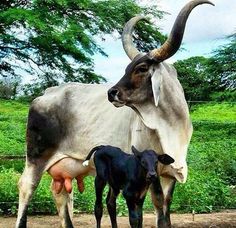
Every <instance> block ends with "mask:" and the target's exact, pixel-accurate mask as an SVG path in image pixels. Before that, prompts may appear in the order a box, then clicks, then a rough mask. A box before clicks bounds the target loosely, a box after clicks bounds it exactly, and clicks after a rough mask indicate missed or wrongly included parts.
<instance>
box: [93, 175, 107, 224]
mask: <svg viewBox="0 0 236 228" xmlns="http://www.w3.org/2000/svg"><path fill="white" fill-rule="evenodd" d="M105 186H106V182H105V181H104V180H103V179H102V178H100V177H99V176H96V177H95V190H96V201H95V207H94V211H95V217H96V221H97V228H100V227H101V219H102V214H103V205H102V193H103V190H104V188H105Z"/></svg>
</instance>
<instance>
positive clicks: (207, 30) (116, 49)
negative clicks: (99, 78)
mask: <svg viewBox="0 0 236 228" xmlns="http://www.w3.org/2000/svg"><path fill="white" fill-rule="evenodd" d="M211 1H212V2H213V3H214V4H215V6H214V7H213V6H211V5H208V4H203V5H200V6H197V7H196V8H195V9H194V10H193V11H192V13H191V14H190V16H189V19H188V21H187V26H186V30H185V34H184V38H183V43H184V48H185V49H186V50H185V51H182V52H178V53H177V54H176V55H175V56H174V57H172V58H171V59H169V60H168V62H170V63H173V62H174V61H176V60H178V59H183V58H188V57H191V56H196V55H203V56H208V55H209V54H210V53H211V52H212V50H214V49H216V48H217V47H218V46H219V45H222V44H223V43H224V42H225V41H224V40H220V38H223V37H225V36H227V35H230V34H232V33H233V32H235V31H236V24H235V21H236V13H235V9H236V0H224V1H223V0H211ZM146 2H147V3H150V1H147V0H146ZM153 2H154V3H156V1H153ZM187 2H189V0H158V3H159V6H160V7H161V10H164V11H166V12H168V13H170V14H169V15H166V16H165V17H164V19H163V20H162V21H155V23H158V24H157V25H158V26H161V28H162V29H163V32H164V33H166V34H169V32H170V31H171V28H172V26H173V23H174V21H175V19H176V17H177V15H178V13H179V11H180V10H181V8H182V7H183V6H184V5H185V4H186V3H187ZM142 4H145V1H142ZM101 46H102V47H104V49H105V52H107V53H108V55H109V57H108V58H105V57H101V56H100V55H99V56H95V71H96V73H99V74H101V75H103V76H104V77H105V78H106V79H107V80H108V81H109V82H113V83H115V82H117V81H118V80H119V79H120V78H121V77H122V76H123V74H124V71H125V68H126V66H127V64H128V63H129V62H130V60H129V59H128V57H127V56H126V54H125V52H124V50H123V47H122V44H121V40H120V39H114V38H111V37H106V40H105V42H102V43H101Z"/></svg>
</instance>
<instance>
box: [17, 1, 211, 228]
mask: <svg viewBox="0 0 236 228" xmlns="http://www.w3.org/2000/svg"><path fill="white" fill-rule="evenodd" d="M203 3H208V4H212V3H211V2H209V1H207V0H195V1H191V2H189V3H188V4H187V5H186V6H185V7H184V8H183V9H182V11H181V12H180V14H179V15H178V17H177V19H176V21H175V24H174V26H173V29H172V31H171V34H170V36H169V38H168V40H167V41H166V42H165V43H164V45H163V46H162V47H160V48H159V49H155V50H153V51H150V52H149V53H148V54H142V53H139V52H138V51H137V49H136V48H135V47H134V45H133V44H132V39H131V37H132V31H133V27H134V25H135V24H136V23H137V22H138V21H139V20H141V19H143V17H139V16H137V17H134V18H132V19H131V20H130V21H129V22H128V23H127V24H126V26H125V28H124V33H123V35H122V40H123V45H124V49H125V51H126V53H127V55H128V56H129V58H130V59H131V60H132V62H131V63H130V64H129V65H128V67H127V69H126V72H125V75H124V77H123V78H122V79H121V80H120V81H119V82H118V83H117V84H116V85H115V86H113V87H112V88H111V89H109V86H108V85H88V84H79V83H69V84H65V85H61V86H58V87H52V88H49V89H47V90H46V92H45V94H44V95H43V96H41V97H38V98H36V99H35V100H34V101H33V102H32V104H31V107H30V110H29V116H28V125H27V158H26V165H25V169H24V172H23V174H22V176H21V178H20V181H19V208H18V217H17V222H16V227H26V223H27V207H28V205H29V202H30V200H31V198H32V194H33V192H34V190H35V189H36V187H37V186H38V183H39V181H40V179H41V177H42V174H43V172H45V171H48V172H49V173H50V174H51V176H52V177H53V184H52V191H53V196H54V198H55V202H56V205H57V209H58V213H59V216H60V217H61V223H62V227H73V224H72V205H73V204H72V203H73V202H72V193H70V192H71V183H70V180H71V178H76V179H77V182H78V187H79V190H80V191H83V182H82V179H83V177H84V176H86V175H89V174H92V173H93V174H94V171H95V170H94V167H93V166H91V167H83V166H82V162H83V160H84V158H85V157H86V156H87V154H88V152H89V151H90V150H91V149H92V148H93V147H95V146H99V145H107V144H110V145H113V146H116V147H120V148H121V149H122V150H124V151H130V148H131V145H134V146H135V147H136V148H137V149H139V150H145V149H153V150H155V151H160V152H161V153H165V154H169V155H170V156H171V157H173V158H174V160H175V162H174V163H173V164H171V165H167V166H163V165H161V164H159V166H158V173H159V175H160V176H161V177H162V179H161V185H162V189H160V188H158V186H155V185H152V186H151V195H152V200H153V203H154V206H155V208H156V211H157V225H158V227H170V226H171V222H170V214H169V208H170V203H171V198H172V194H173V191H174V186H175V182H176V180H177V181H179V182H185V181H186V177H187V164H186V154H187V148H188V144H189V141H190V138H191V134H192V124H191V121H190V118H189V111H188V106H187V104H186V100H185V97H184V93H183V89H182V87H181V85H180V83H179V81H178V79H177V75H176V71H175V69H174V68H173V67H172V66H171V65H168V64H166V63H163V61H164V60H165V59H167V58H169V57H170V56H172V55H173V54H174V53H175V52H176V51H177V50H178V48H179V46H180V44H181V41H182V37H183V33H184V28H185V24H186V21H187V18H188V16H189V14H190V12H191V11H192V9H193V8H194V7H195V6H197V5H199V4H203ZM108 89H109V90H108ZM107 91H108V99H109V101H110V102H111V103H110V102H109V101H108V99H107ZM112 104H114V105H115V106H116V107H120V106H124V107H122V108H119V109H117V108H115V107H114V106H113V105H112Z"/></svg>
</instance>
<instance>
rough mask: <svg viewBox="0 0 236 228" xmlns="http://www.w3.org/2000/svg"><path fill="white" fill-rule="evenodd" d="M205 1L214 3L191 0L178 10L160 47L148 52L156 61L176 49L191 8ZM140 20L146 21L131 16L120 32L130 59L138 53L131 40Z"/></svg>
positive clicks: (169, 55) (165, 57)
mask: <svg viewBox="0 0 236 228" xmlns="http://www.w3.org/2000/svg"><path fill="white" fill-rule="evenodd" d="M205 3H206V4H211V5H213V6H214V4H213V3H212V2H210V1H208V0H193V1H191V2H189V3H187V4H186V5H185V6H184V8H183V9H182V10H181V11H180V13H179V15H178V16H177V18H176V20H175V23H174V26H173V28H172V30H171V33H170V35H169V37H168V39H167V40H166V42H165V43H164V44H163V45H162V46H161V47H160V48H157V49H154V50H152V51H151V52H150V55H151V56H152V57H153V58H154V59H156V60H157V61H158V62H162V61H164V60H165V59H168V58H170V57H171V56H172V55H174V54H175V53H176V52H177V51H178V49H179V47H180V45H181V42H182V39H183V35H184V30H185V25H186V21H187V19H188V16H189V14H190V13H191V11H192V10H193V8H195V7H196V6H198V5H200V4H205ZM140 20H146V21H148V20H147V19H146V18H145V17H143V16H136V17H133V18H131V19H130V20H129V21H128V22H127V23H126V24H125V27H124V30H123V33H122V43H123V47H124V50H125V52H126V54H127V55H128V56H129V58H130V59H131V60H133V59H134V57H135V56H136V55H138V54H139V53H140V52H139V51H138V49H137V48H136V47H135V46H134V44H133V41H132V32H133V30H134V26H135V25H136V24H137V23H138V21H140Z"/></svg>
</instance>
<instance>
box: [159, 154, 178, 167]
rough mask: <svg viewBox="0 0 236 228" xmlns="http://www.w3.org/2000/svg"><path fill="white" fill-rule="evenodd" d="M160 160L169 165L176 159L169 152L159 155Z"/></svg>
mask: <svg viewBox="0 0 236 228" xmlns="http://www.w3.org/2000/svg"><path fill="white" fill-rule="evenodd" d="M158 161H159V162H161V163H162V164H164V165H169V164H171V163H173V162H174V161H175V160H174V159H173V158H172V157H171V156H169V155H168V154H161V155H158Z"/></svg>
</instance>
